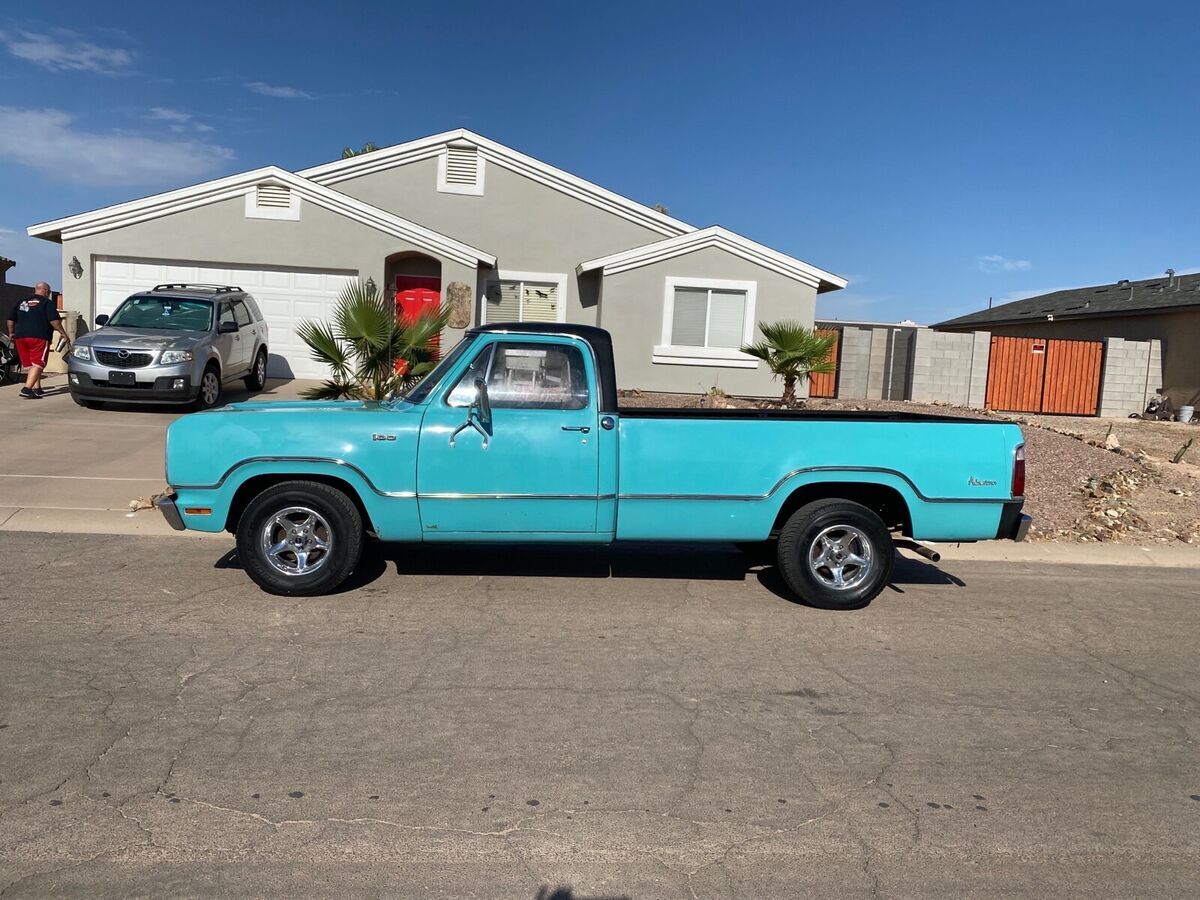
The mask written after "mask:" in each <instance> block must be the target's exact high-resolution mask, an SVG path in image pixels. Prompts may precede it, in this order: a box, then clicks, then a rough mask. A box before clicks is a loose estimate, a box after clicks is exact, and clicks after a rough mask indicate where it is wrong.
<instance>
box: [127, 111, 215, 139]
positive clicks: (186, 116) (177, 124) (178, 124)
mask: <svg viewBox="0 0 1200 900" xmlns="http://www.w3.org/2000/svg"><path fill="white" fill-rule="evenodd" d="M143 118H145V119H146V120H148V121H150V122H162V123H164V124H166V126H167V127H168V128H169V129H170V130H171V131H173V132H174V133H175V134H186V133H187V132H189V131H198V132H202V133H208V132H210V131H216V129H215V128H213V127H212V126H211V125H206V124H204V123H203V122H197V121H196V117H195V116H193V115H192V114H191V113H189V112H184V111H183V110H181V109H171V108H169V107H166V106H153V107H151V108H150V111H149V112H148V113H146V114H145V116H143Z"/></svg>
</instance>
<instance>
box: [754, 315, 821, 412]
mask: <svg viewBox="0 0 1200 900" xmlns="http://www.w3.org/2000/svg"><path fill="white" fill-rule="evenodd" d="M758 330H759V331H760V332H762V336H763V339H762V340H761V341H759V342H758V343H756V344H747V345H746V346H745V347H742V352H743V353H748V354H750V355H751V356H754V357H757V358H758V359H761V360H762V361H763V362H765V363H766V364H767V366H768V367H769V368H770V369H771V371H772V372H773V373H774V374H775V377H776V378H782V379H783V405H784V406H795V405H796V382H797V381H807V380H808V379H809V378H810V377H811V376H813V375H823V374H826V373H828V372H832V371H833V370H834V364H833V363H832V362H831V361H830V359H829V353H830V351H831V350H832V349H833V343H834V340H835V338H834V337H833V336H832V335H830V336H828V337H822V336H821V335H820V334H818V333H817V332H816V331H814V330H813V329H811V328H806V327H804V326H803V325H801V324H800V323H799V322H792V321H783V322H759V323H758Z"/></svg>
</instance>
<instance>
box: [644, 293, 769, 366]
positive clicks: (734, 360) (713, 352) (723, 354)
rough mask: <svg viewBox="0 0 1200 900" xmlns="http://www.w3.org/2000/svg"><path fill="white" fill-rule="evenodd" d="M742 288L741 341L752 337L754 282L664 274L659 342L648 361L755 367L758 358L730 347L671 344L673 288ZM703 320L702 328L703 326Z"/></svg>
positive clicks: (690, 364)
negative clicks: (743, 315) (744, 299)
mask: <svg viewBox="0 0 1200 900" xmlns="http://www.w3.org/2000/svg"><path fill="white" fill-rule="evenodd" d="M676 288H699V289H701V290H710V291H711V290H717V291H745V292H746V310H745V319H744V320H743V322H742V344H743V345H745V344H749V343H751V342H752V341H753V340H754V327H755V323H756V322H757V320H756V319H755V318H754V308H755V304H756V300H757V294H758V282H757V281H728V280H726V279H723V278H686V277H675V276H668V277H667V279H666V284H665V286H664V288H663V319H662V341H661V342H660V343H659V344H658V346H656V347H655V348H654V353H653V355H652V356H651V358H650V359H651V361H652V362H654V363H657V364H659V365H668V366H712V367H715V368H721V369H757V368H758V363H759V361H758V360H757V359H755V358H754V357H753V356H750V355H749V354H746V353H743V352H742V351H740V350H737V349H735V348H733V347H676V346H674V345H673V344H672V343H671V324H672V321H673V320H674V318H675V289H676ZM707 327H708V324H707V320H706V322H705V328H706V329H707Z"/></svg>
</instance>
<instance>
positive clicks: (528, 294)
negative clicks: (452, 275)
mask: <svg viewBox="0 0 1200 900" xmlns="http://www.w3.org/2000/svg"><path fill="white" fill-rule="evenodd" d="M486 299H487V302H486V303H485V304H484V307H485V309H484V319H485V321H487V322H557V321H558V309H559V307H558V304H559V302H560V301H561V299H562V298H560V297H559V296H558V285H557V284H555V283H554V282H549V281H491V282H488V286H487V291H486Z"/></svg>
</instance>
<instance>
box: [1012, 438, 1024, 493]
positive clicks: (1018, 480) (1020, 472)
mask: <svg viewBox="0 0 1200 900" xmlns="http://www.w3.org/2000/svg"><path fill="white" fill-rule="evenodd" d="M1012 496H1014V497H1024V496H1025V445H1024V444H1017V449H1016V450H1014V451H1013V477H1012Z"/></svg>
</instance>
